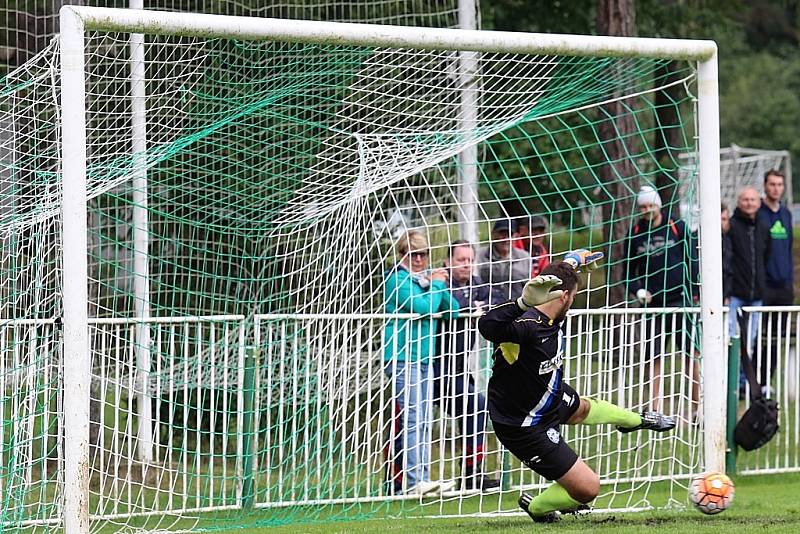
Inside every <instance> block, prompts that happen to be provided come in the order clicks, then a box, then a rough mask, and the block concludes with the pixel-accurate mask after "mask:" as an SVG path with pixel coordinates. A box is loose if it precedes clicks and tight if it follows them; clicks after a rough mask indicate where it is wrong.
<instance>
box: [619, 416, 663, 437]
mask: <svg viewBox="0 0 800 534" xmlns="http://www.w3.org/2000/svg"><path fill="white" fill-rule="evenodd" d="M641 416H642V423H641V424H640V425H639V426H635V427H632V428H628V427H622V426H618V427H617V430H619V431H620V432H622V433H623V434H627V433H628V432H633V431H635V430H655V431H656V432H666V431H667V430H672V429H673V428H675V418H674V417H672V416H671V415H664V414H660V413H658V412H642V413H641Z"/></svg>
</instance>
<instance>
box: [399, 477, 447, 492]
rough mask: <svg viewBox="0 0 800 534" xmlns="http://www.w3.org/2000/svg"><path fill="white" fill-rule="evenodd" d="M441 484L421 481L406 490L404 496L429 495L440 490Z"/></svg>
mask: <svg viewBox="0 0 800 534" xmlns="http://www.w3.org/2000/svg"><path fill="white" fill-rule="evenodd" d="M439 486H440V484H439V482H436V481H433V480H420V481H419V482H417V483H416V484H415V485H414V486H411V487H410V488H408V489H406V490H405V491H404V492H403V495H427V494H429V493H433V492H435V491H438V490H439Z"/></svg>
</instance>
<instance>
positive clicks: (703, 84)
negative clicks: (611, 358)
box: [60, 6, 726, 534]
mask: <svg viewBox="0 0 800 534" xmlns="http://www.w3.org/2000/svg"><path fill="white" fill-rule="evenodd" d="M60 18H61V26H60V27H61V37H60V39H61V83H62V93H61V99H62V103H61V105H62V136H61V143H62V144H61V152H62V154H64V155H65V156H66V157H64V158H62V169H63V179H64V184H63V239H64V241H63V254H64V256H63V265H64V274H63V280H64V290H63V291H64V293H63V294H64V297H63V306H64V361H65V366H64V377H65V381H64V383H65V384H68V385H69V387H67V388H65V391H64V406H65V407H67V408H66V413H65V429H66V436H65V440H66V443H65V460H66V461H65V503H64V527H65V531H66V532H67V533H68V534H73V533H86V532H88V530H89V510H88V504H89V502H88V496H89V378H90V372H89V371H90V354H89V344H88V326H87V325H88V317H87V309H86V302H87V301H88V290H87V280H88V276H87V238H86V235H87V213H86V110H85V82H86V80H85V58H84V33H85V31H87V30H104V31H116V32H126V33H133V34H159V35H185V36H202V37H209V38H213V37H221V38H234V39H242V40H266V39H270V40H275V41H284V42H309V43H323V44H350V45H361V46H384V47H394V48H417V49H429V50H458V51H462V52H495V53H522V54H558V55H571V56H616V57H637V56H638V57H655V58H669V59H684V60H691V61H697V62H698V64H699V67H698V89H699V94H698V98H699V102H698V111H699V116H698V124H699V135H700V141H699V151H700V166H699V172H700V176H701V179H700V197H701V198H702V199H703V202H702V206H703V208H702V212H701V228H702V232H701V236H700V246H701V251H700V253H701V260H702V262H701V269H702V271H701V274H702V279H703V284H704V291H703V300H702V302H701V316H702V324H703V340H702V349H703V355H704V358H703V374H704V377H705V387H712V388H714V389H715V390H717V391H725V390H726V389H725V381H726V372H725V368H726V354H725V350H724V345H723V317H722V298H721V295H722V281H721V278H720V276H719V272H721V269H722V266H721V256H722V254H721V243H720V240H719V233H720V226H719V224H720V220H719V216H718V206H719V98H718V82H717V47H716V44H715V43H714V42H712V41H690V40H673V39H645V38H621V37H598V36H583V35H548V34H525V33H510V32H486V31H475V30H452V29H432V28H408V27H393V26H379V25H368V24H345V23H326V22H308V21H292V20H278V19H259V18H250V17H229V16H219V15H202V14H189V13H167V12H156V11H144V10H124V9H106V8H93V7H79V6H64V7H63V8H62V9H61V11H60ZM468 101H469V100H468ZM142 141H143V142H144V140H142ZM134 150H136V149H135V148H134ZM137 251H138V252H141V250H140V249H137ZM137 255H138V254H137ZM143 316H146V315H143ZM712 381H713V383H712ZM705 400H706V402H705V404H704V406H705V422H706V434H705V446H704V449H705V462H706V467H707V468H708V469H715V470H720V471H721V470H723V469H724V455H725V396H724V395H709V396H707V397H706V399H705Z"/></svg>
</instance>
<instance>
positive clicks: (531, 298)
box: [517, 274, 564, 310]
mask: <svg viewBox="0 0 800 534" xmlns="http://www.w3.org/2000/svg"><path fill="white" fill-rule="evenodd" d="M558 285H561V278H559V277H557V276H555V275H552V274H540V275H539V276H537V277H536V278H532V279H531V280H528V282H527V283H526V284H525V287H524V288H522V296H521V297H519V298H518V299H517V305H518V306H519V307H520V308H521V309H523V310H529V309H530V308H533V307H534V306H538V305H539V304H544V303H546V302H550V301H551V300H555V299H557V298H560V297H561V295H563V294H564V290H562V289H555V290H554V289H553V288H554V287H556V286H558Z"/></svg>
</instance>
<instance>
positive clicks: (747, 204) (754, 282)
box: [728, 187, 770, 354]
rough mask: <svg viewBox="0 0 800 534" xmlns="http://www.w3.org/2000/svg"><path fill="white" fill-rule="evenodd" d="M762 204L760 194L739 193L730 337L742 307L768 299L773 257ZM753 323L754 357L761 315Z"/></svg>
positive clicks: (733, 228) (733, 229) (733, 246)
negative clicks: (769, 267)
mask: <svg viewBox="0 0 800 534" xmlns="http://www.w3.org/2000/svg"><path fill="white" fill-rule="evenodd" d="M760 204H761V200H760V199H759V198H758V191H756V190H755V189H754V188H752V187H745V188H744V189H742V190H741V191H740V192H739V197H738V200H737V202H736V210H735V211H734V212H733V217H731V229H730V230H729V231H728V236H729V237H730V245H731V258H732V259H733V261H732V262H731V277H730V280H731V281H730V291H731V294H730V298H731V300H730V304H729V306H728V333H729V334H730V336H731V337H733V336H735V335H736V326H737V322H738V315H737V314H738V310H739V308H741V307H742V306H761V305H762V304H763V297H764V283H765V277H766V264H767V258H768V257H769V250H770V243H769V228H768V227H767V223H766V222H764V220H763V219H761V218H759V217H757V214H758V209H759V206H760ZM754 315H755V316H754V317H751V318H750V320H749V328H748V330H749V332H742V337H745V335H746V334H747V346H748V348H749V349H750V353H751V354H752V349H753V343H754V342H755V339H756V337H757V335H758V319H759V317H758V314H754ZM742 342H743V343H744V342H745V341H744V340H743V341H742Z"/></svg>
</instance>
